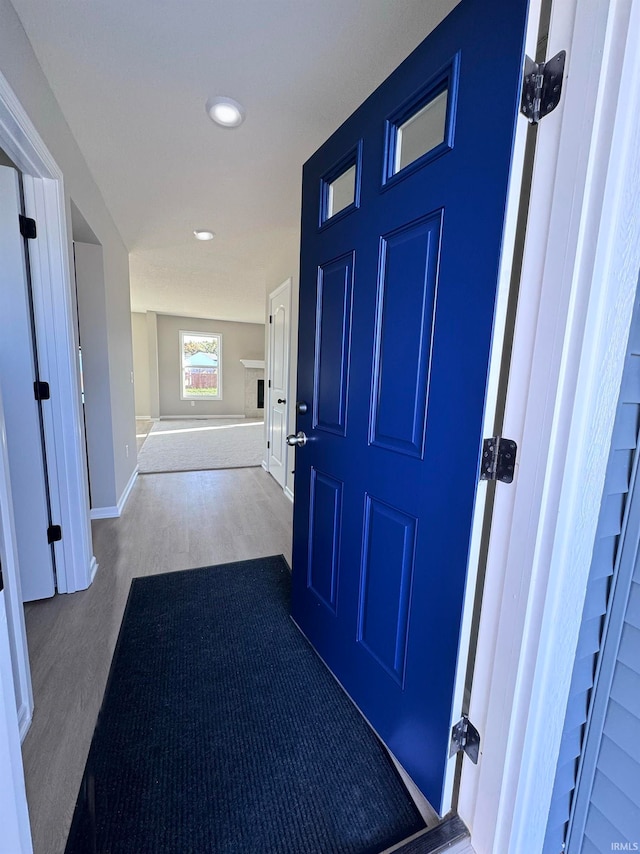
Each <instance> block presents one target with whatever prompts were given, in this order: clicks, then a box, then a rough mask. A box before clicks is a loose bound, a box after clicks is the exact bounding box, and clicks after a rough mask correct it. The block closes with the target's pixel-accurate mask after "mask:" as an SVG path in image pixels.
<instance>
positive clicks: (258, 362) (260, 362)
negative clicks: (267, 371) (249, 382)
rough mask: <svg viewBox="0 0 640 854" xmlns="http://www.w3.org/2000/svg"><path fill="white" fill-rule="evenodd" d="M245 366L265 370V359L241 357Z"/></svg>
mask: <svg viewBox="0 0 640 854" xmlns="http://www.w3.org/2000/svg"><path fill="white" fill-rule="evenodd" d="M240 361H241V362H242V364H243V365H244V366H245V368H262V369H263V370H264V359H240Z"/></svg>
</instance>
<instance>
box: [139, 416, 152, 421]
mask: <svg viewBox="0 0 640 854" xmlns="http://www.w3.org/2000/svg"><path fill="white" fill-rule="evenodd" d="M154 420H155V419H153V418H152V417H151V416H150V415H136V421H154Z"/></svg>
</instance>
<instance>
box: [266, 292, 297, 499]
mask: <svg viewBox="0 0 640 854" xmlns="http://www.w3.org/2000/svg"><path fill="white" fill-rule="evenodd" d="M290 330H291V279H287V280H286V282H283V283H282V284H281V285H280V287H278V288H276V290H275V291H273V293H271V294H270V295H269V360H268V363H267V364H268V389H267V391H268V395H267V400H268V409H267V412H268V415H267V419H268V420H267V425H268V426H267V439H268V442H269V448H268V451H267V470H268V471H269V473H270V474H272V475H273V477H274V478H275V479H276V480H277V481H278V483H279V484H280V486H281V487H282V488H283V489H284V488H285V485H286V482H287V461H288V445H287V424H288V421H289V404H290V402H289V400H288V397H287V395H288V390H289V357H290V354H289V351H290V337H291V332H290Z"/></svg>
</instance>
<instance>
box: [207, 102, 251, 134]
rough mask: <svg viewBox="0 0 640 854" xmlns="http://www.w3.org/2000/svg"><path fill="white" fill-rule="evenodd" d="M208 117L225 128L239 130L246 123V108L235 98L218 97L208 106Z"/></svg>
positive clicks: (208, 103)
mask: <svg viewBox="0 0 640 854" xmlns="http://www.w3.org/2000/svg"><path fill="white" fill-rule="evenodd" d="M206 110H207V115H208V116H209V118H210V119H211V120H212V121H214V122H215V123H216V124H218V125H221V126H222V127H225V128H237V127H238V125H241V124H242V122H243V121H244V117H245V111H244V107H243V106H242V105H241V104H239V103H238V102H237V101H234V100H233V98H227V97H225V96H223V95H216V96H215V97H213V98H209V100H208V101H207V104H206Z"/></svg>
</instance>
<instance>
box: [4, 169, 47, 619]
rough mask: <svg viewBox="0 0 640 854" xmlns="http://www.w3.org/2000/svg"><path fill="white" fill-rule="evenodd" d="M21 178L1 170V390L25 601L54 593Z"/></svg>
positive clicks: (9, 170)
mask: <svg viewBox="0 0 640 854" xmlns="http://www.w3.org/2000/svg"><path fill="white" fill-rule="evenodd" d="M19 214H20V196H19V176H18V173H17V172H16V171H15V169H11V168H9V167H8V166H0V256H1V257H2V265H0V316H1V317H2V319H3V328H2V335H1V336H0V386H1V388H2V398H3V401H4V418H5V429H6V432H7V446H8V453H9V470H10V476H11V494H12V497H13V516H14V522H15V530H16V539H17V549H18V563H19V568H20V586H21V589H22V598H23V601H25V602H28V601H31V600H33V599H45V598H47V597H49V596H53V594H54V593H55V577H54V567H53V554H52V550H51V546H50V545H49V543H48V540H47V528H48V526H49V511H48V507H47V491H46V490H47V486H46V482H45V479H46V477H47V473H46V471H45V462H44V457H43V448H42V438H41V430H40V416H39V412H38V403H37V401H36V400H35V396H34V390H33V384H34V379H35V371H34V358H33V352H34V351H33V343H32V333H31V315H30V310H29V296H28V284H27V273H26V268H25V257H24V246H23V241H22V237H21V235H20V227H19V219H18V218H19Z"/></svg>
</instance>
